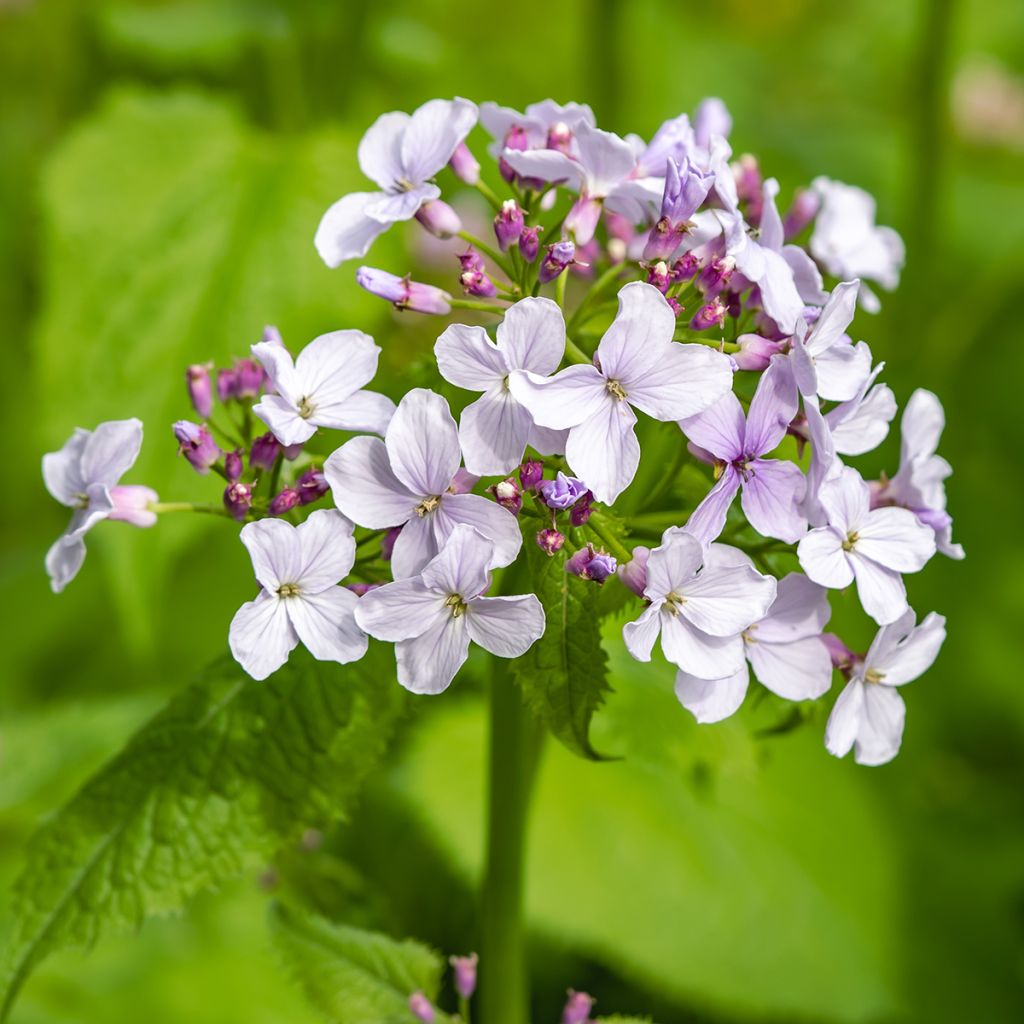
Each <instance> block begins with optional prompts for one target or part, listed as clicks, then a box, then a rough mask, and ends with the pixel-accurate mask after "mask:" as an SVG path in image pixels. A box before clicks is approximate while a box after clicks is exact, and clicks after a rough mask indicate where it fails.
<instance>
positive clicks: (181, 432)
mask: <svg viewBox="0 0 1024 1024" xmlns="http://www.w3.org/2000/svg"><path fill="white" fill-rule="evenodd" d="M173 429H174V436H175V437H176V438H177V440H178V451H179V453H180V454H182V455H184V456H185V458H186V459H188V461H189V463H190V464H191V465H192V468H193V469H195V470H196V471H197V472H199V473H208V472H209V471H210V467H211V466H212V465H213V464H214V463H215V462H217V460H218V459H219V458H220V457H221V455H222V454H223V452H222V451H221V450H220V448H218V447H217V443H216V441H214V439H213V435H212V434H211V433H210V431H209V430H207V429H206V427H205V426H202V425H200V424H198V423H189V421H188V420H178V422H177V423H175V424H174V428H173Z"/></svg>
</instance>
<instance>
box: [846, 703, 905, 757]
mask: <svg viewBox="0 0 1024 1024" xmlns="http://www.w3.org/2000/svg"><path fill="white" fill-rule="evenodd" d="M906 717H907V706H906V705H905V704H904V703H903V698H902V697H901V696H900V694H899V691H898V690H894V689H892V688H891V687H889V686H872V685H870V684H868V685H866V686H864V707H863V710H862V711H861V715H860V728H859V729H858V730H857V748H856V750H855V751H854V760H855V761H856V762H857V764H863V765H869V766H872V767H873V766H875V765H880V764H887V763H888V762H889V761H891V760H892V759H893V758H894V757H895V756H896V755H897V754H898V753H899V752H900V745H901V744H902V743H903V726H904V723H905V721H906Z"/></svg>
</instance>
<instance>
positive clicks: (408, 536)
mask: <svg viewBox="0 0 1024 1024" xmlns="http://www.w3.org/2000/svg"><path fill="white" fill-rule="evenodd" d="M436 515H437V512H436V511H435V512H429V513H427V515H425V516H418V515H413V516H412V517H411V518H410V519H409V521H408V522H407V523H406V524H405V526H403V527H402V530H401V532H400V533H399V534H398V538H397V539H396V540H395V545H394V548H393V549H392V552H391V573H392V575H393V576H394V578H395V579H396V580H400V579H405V578H406V577H407V576H416V575H417V574H418V573H419V572H420V571H421V570H422V569H423V567H424V566H425V565H426V564H427V563H428V562H429V561H430V560H431V559H432V558H433V557H434V556H435V555H436V554H437V552H438V551H439V550H440V547H441V543H443V540H442V541H441V542H439V541H438V538H437V534H436V531H435V529H434V518H435V516H436Z"/></svg>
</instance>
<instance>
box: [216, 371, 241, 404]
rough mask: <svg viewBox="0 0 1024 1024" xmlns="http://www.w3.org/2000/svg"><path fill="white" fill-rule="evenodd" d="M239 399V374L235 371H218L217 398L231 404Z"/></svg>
mask: <svg viewBox="0 0 1024 1024" xmlns="http://www.w3.org/2000/svg"><path fill="white" fill-rule="evenodd" d="M237 397H238V374H237V373H236V372H235V371H234V370H218V371H217V398H218V399H219V400H220V401H222V402H229V401H230V400H231V399H232V398H237Z"/></svg>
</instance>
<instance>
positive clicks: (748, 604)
mask: <svg viewBox="0 0 1024 1024" xmlns="http://www.w3.org/2000/svg"><path fill="white" fill-rule="evenodd" d="M652 556H653V552H652ZM649 564H650V563H648V565H649ZM681 592H682V596H683V597H684V598H685V600H684V601H683V602H682V604H681V605H680V607H679V617H680V618H684V619H686V620H687V621H688V622H691V623H693V625H694V626H696V627H697V629H699V630H700V631H701V632H702V633H708V634H710V635H711V636H734V635H736V634H737V633H740V632H742V631H743V630H744V629H746V628H747V627H748V626H750V625H752V624H753V623H755V622H757V621H758V620H759V619H763V618H764V616H765V615H766V614H767V612H768V609H769V607H770V606H771V603H772V601H774V600H775V580H774V579H773V578H772V577H771V576H762V575H761V573H759V572H758V571H757V570H756V569H752V568H751V567H750V566H749V565H737V566H733V567H729V568H716V567H714V566H710V567H709V566H705V567H704V571H703V572H702V573H701V574H700V575H699V576H695V577H694V578H693V579H691V580H688V581H687V582H686V583H685V584H684V585H683V587H682V588H681Z"/></svg>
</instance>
